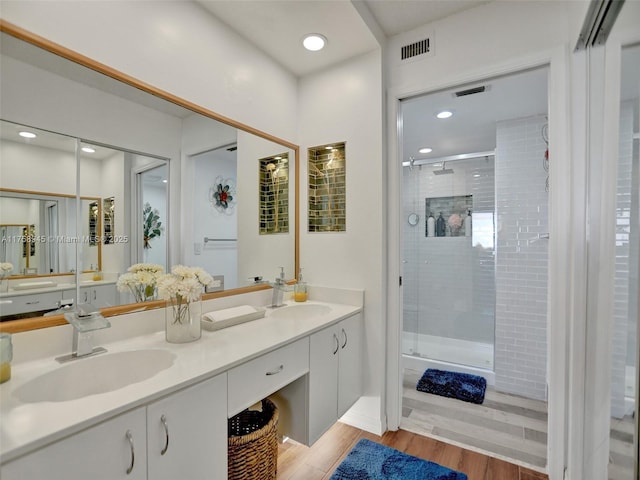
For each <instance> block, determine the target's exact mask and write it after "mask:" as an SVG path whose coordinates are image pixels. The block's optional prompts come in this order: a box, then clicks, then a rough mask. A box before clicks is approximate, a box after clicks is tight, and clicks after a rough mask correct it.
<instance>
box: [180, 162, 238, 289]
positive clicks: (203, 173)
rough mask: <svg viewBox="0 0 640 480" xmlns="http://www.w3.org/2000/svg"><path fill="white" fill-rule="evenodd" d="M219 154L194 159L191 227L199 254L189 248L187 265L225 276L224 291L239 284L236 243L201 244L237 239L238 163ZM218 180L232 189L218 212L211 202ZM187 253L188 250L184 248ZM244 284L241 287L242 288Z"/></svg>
mask: <svg viewBox="0 0 640 480" xmlns="http://www.w3.org/2000/svg"><path fill="white" fill-rule="evenodd" d="M225 157H226V156H225V155H220V151H219V150H215V151H211V152H205V153H202V154H200V155H197V156H195V157H194V158H193V159H192V161H193V163H194V165H193V170H194V179H193V180H194V188H193V193H194V197H195V198H194V216H195V221H194V222H193V225H192V227H191V230H192V232H193V233H192V235H193V239H194V244H198V245H199V248H200V253H199V254H196V253H195V251H194V248H191V252H189V253H190V257H191V260H190V261H188V262H187V265H198V266H200V267H202V268H204V269H205V270H206V271H207V272H209V273H210V274H211V275H224V288H225V289H229V288H237V287H239V286H241V285H239V284H238V243H237V240H236V241H233V242H228V241H221V242H204V237H207V238H213V239H233V238H235V239H237V238H238V210H237V203H238V195H237V193H236V192H235V186H236V183H237V176H238V172H237V161H236V160H235V159H230V158H225ZM219 177H220V180H221V184H222V185H223V186H225V185H230V186H232V188H233V200H232V202H230V204H229V207H227V208H226V209H218V208H216V207H215V203H214V201H212V194H213V192H214V191H215V188H216V185H217V183H216V179H217V178H219ZM186 250H189V249H186ZM245 283H246V282H243V283H242V285H245Z"/></svg>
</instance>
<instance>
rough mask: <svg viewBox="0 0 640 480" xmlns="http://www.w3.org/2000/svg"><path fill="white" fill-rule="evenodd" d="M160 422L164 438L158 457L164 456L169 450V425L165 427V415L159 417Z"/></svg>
mask: <svg viewBox="0 0 640 480" xmlns="http://www.w3.org/2000/svg"><path fill="white" fill-rule="evenodd" d="M160 421H161V422H162V426H163V427H164V436H165V442H164V448H163V449H162V450H161V451H160V455H164V454H165V453H167V450H168V449H169V425H167V417H166V415H164V414H163V415H162V416H161V417H160Z"/></svg>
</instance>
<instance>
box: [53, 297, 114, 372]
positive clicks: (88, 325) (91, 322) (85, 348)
mask: <svg viewBox="0 0 640 480" xmlns="http://www.w3.org/2000/svg"><path fill="white" fill-rule="evenodd" d="M64 318H65V319H66V320H67V322H69V323H70V324H71V325H73V341H72V345H71V354H69V355H63V356H62V357H58V358H56V360H57V361H58V362H60V363H64V362H67V361H69V360H73V359H76V358H84V357H88V356H91V355H97V354H98V353H104V352H106V351H107V350H106V349H104V348H102V347H95V348H94V346H93V342H92V337H93V332H95V331H96V330H101V329H103V328H109V327H111V323H110V322H109V320H107V319H106V318H104V317H103V316H102V314H101V313H100V310H98V309H96V308H94V307H93V306H91V305H89V304H84V305H78V309H77V310H74V311H72V312H68V313H65V314H64Z"/></svg>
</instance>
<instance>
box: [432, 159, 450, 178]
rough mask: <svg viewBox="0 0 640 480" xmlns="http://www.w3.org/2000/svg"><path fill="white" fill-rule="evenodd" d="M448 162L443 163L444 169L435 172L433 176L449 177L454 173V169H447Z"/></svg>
mask: <svg viewBox="0 0 640 480" xmlns="http://www.w3.org/2000/svg"><path fill="white" fill-rule="evenodd" d="M445 165H446V162H442V168H441V169H440V170H434V171H433V174H434V175H449V174H450V173H453V169H452V168H445Z"/></svg>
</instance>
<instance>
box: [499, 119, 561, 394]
mask: <svg viewBox="0 0 640 480" xmlns="http://www.w3.org/2000/svg"><path fill="white" fill-rule="evenodd" d="M546 123H547V121H546V119H545V117H544V116H537V117H530V118H524V119H518V120H509V121H503V122H498V124H497V133H496V145H497V148H496V174H495V175H496V198H497V200H496V214H497V227H496V228H497V237H496V238H497V248H496V320H495V322H496V329H495V374H496V390H499V391H502V392H506V393H512V394H517V395H521V396H524V397H528V398H533V399H539V400H545V399H546V358H547V274H548V268H547V265H548V240H546V239H544V238H541V236H545V235H547V234H548V233H549V224H548V193H547V191H546V190H545V183H546V179H547V172H546V171H545V170H544V168H543V160H544V153H545V150H546V148H547V145H546V143H545V141H544V139H543V137H542V128H543V126H544V125H545V124H546ZM550 161H551V162H553V158H551V159H550Z"/></svg>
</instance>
